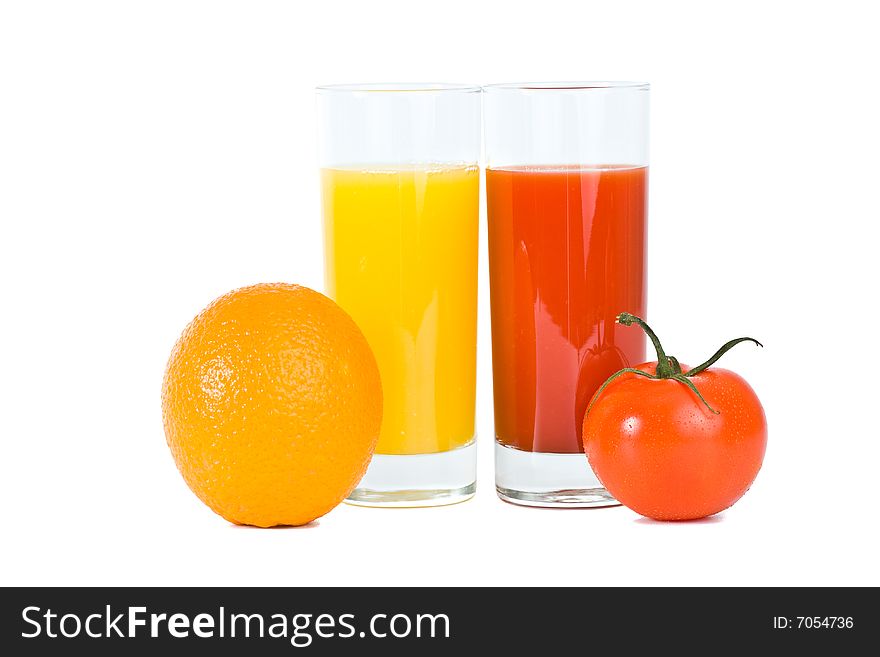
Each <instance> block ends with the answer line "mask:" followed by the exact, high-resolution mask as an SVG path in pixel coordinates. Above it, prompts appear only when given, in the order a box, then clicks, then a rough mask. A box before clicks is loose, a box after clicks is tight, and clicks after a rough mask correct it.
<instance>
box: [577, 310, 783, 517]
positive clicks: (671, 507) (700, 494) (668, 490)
mask: <svg viewBox="0 0 880 657" xmlns="http://www.w3.org/2000/svg"><path fill="white" fill-rule="evenodd" d="M619 321H620V322H621V323H622V324H626V325H631V324H633V323H635V324H637V325H639V326H640V327H641V328H642V329H643V330H645V332H646V333H647V334H648V337H650V338H651V340H652V342H654V346H655V348H656V349H657V354H658V359H657V361H655V362H651V363H645V364H643V365H639V366H638V367H635V368H625V369H623V370H621V371H620V372H618V373H617V374H615V375H613V376H612V377H611V378H609V379H608V381H606V383H605V384H604V385H603V386H602V388H600V389H599V390H598V391H597V392H596V394H595V395H594V396H593V399H592V401H591V402H590V407H589V409H588V410H587V413H586V415H585V417H584V423H583V442H584V451H585V452H586V454H587V458H588V459H589V461H590V465H591V466H592V468H593V471H594V472H595V473H596V476H597V477H598V478H599V480H600V481H601V482H602V484H603V485H604V486H605V488H607V489H608V491H609V492H610V493H611V494H612V495H613V496H614V497H615V498H617V500H618V501H620V502H621V503H622V504H624V505H626V506H628V507H629V508H630V509H632V510H633V511H636V512H637V513H640V514H642V515H644V516H647V517H649V518H654V519H656V520H693V519H696V518H704V517H706V516H710V515H712V514H715V513H718V512H719V511H723V510H724V509H726V508H728V507H730V506H731V505H732V504H734V503H735V502H736V501H737V500H739V499H740V497H742V496H743V494H745V492H746V491H747V490H748V489H749V487H750V486H751V485H752V482H753V481H754V480H755V477H756V476H757V474H758V471H759V470H760V469H761V464H762V462H763V460H764V451H765V449H766V447H767V420H766V417H765V415H764V409H763V407H762V406H761V402H760V400H759V399H758V397H757V395H756V394H755V392H754V390H752V388H751V386H749V384H748V383H747V382H746V380H745V379H743V378H742V377H741V376H739V375H738V374H736V373H734V372H731V371H730V370H725V369H719V368H713V367H711V365H712V364H713V363H714V362H715V361H717V360H718V358H720V357H721V355H723V354H724V353H725V352H726V351H727V350H728V349H730V348H731V347H732V346H734V345H735V344H738V343H739V342H743V341H747V340H749V341H752V342H755V343H756V344H758V345H760V343H759V342H757V340H754V339H752V338H740V339H738V340H732V341H731V342H729V343H727V344H726V345H724V347H722V348H721V349H719V350H718V352H717V353H716V354H715V355H714V356H713V357H712V358H711V359H709V360H708V361H707V362H706V363H703V364H702V365H700V366H698V367H695V368H693V369H691V368H688V367H687V366H684V365H679V363H678V361H677V360H676V359H674V358H669V357H667V356H666V354H665V352H664V351H663V348H662V346H661V345H660V342H659V340H658V339H657V338H656V336H655V335H654V333H653V331H651V329H650V328H649V327H648V325H647V324H645V323H644V321H643V320H641V319H639V318H638V317H635V316H633V315H629V314H628V313H624V314H622V315H621V316H620V318H619ZM661 363H663V365H661Z"/></svg>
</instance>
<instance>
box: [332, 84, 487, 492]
mask: <svg viewBox="0 0 880 657" xmlns="http://www.w3.org/2000/svg"><path fill="white" fill-rule="evenodd" d="M479 92H480V90H479V88H477V87H463V86H453V85H346V86H334V87H322V88H320V89H319V99H320V103H321V113H322V118H323V126H322V170H321V183H322V199H323V210H324V236H325V282H326V288H327V294H328V295H329V296H330V297H331V298H333V299H335V300H336V302H337V303H339V305H340V306H341V307H342V308H343V309H345V310H346V311H347V312H348V313H349V314H350V315H351V316H352V317H353V318H354V320H355V322H357V324H358V326H360V328H361V330H362V331H363V332H364V335H365V336H366V338H367V341H368V342H369V343H370V346H371V347H372V349H373V352H374V353H375V355H376V360H377V362H378V364H379V371H380V374H381V378H382V388H383V396H384V411H383V420H382V430H381V433H380V437H379V443H378V446H377V449H376V454H375V456H374V457H373V461H372V462H371V464H370V467H369V469H368V471H367V474H366V475H365V477H364V479H363V480H362V481H361V483H360V484H359V485H358V487H357V488H356V489H355V490H354V491H353V492H352V494H351V495H350V496H349V501H350V502H352V503H355V504H362V505H368V506H428V505H438V504H451V503H455V502H458V501H462V500H464V499H467V498H469V497H470V496H472V495H473V493H474V490H475V478H476V471H475V466H476V451H475V444H474V398H475V385H476V315H477V235H478V227H479V224H478V222H479V175H480V174H479V168H478V166H477V160H478V156H479V144H480V142H479V117H480V115H479V112H480V95H479Z"/></svg>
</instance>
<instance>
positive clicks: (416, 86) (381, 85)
mask: <svg viewBox="0 0 880 657" xmlns="http://www.w3.org/2000/svg"><path fill="white" fill-rule="evenodd" d="M482 90H483V88H482V87H481V86H480V85H478V84H454V83H447V82H367V83H354V84H322V85H319V86H317V87H315V91H316V92H318V93H319V94H332V93H367V94H374V93H480V92H481V91H482Z"/></svg>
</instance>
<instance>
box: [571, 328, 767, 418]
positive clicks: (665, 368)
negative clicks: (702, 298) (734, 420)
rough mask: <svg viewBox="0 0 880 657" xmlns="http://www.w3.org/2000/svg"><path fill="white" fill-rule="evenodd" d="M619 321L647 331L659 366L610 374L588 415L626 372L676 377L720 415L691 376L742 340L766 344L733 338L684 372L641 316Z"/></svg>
mask: <svg viewBox="0 0 880 657" xmlns="http://www.w3.org/2000/svg"><path fill="white" fill-rule="evenodd" d="M617 321H618V323H620V324H623V325H624V326H632V325H633V324H636V325H637V326H638V327H639V328H641V329H642V330H643V331H644V332H645V335H647V336H648V337H649V338H650V339H651V342H652V343H653V344H654V350H655V351H656V352H657V367H656V370H655V374H653V375H651V374H648V373H647V372H642V371H641V370H637V369H635V368H632V367H625V368H623V369H622V370H619V371H617V372H615V373H614V374H612V375H611V376H609V377H608V378H607V379H606V380H605V383H603V384H602V386H601V387H600V388H599V390H597V391H596V394H595V395H593V398H592V400H590V405H589V406H588V407H587V413H586V414H587V415H589V414H590V410H591V409H592V408H593V404H595V403H596V401H597V400H598V399H599V397H600V396H601V395H602V393H603V392H605V388H607V387H608V385H609V384H610V383H611V382H612V381H614V380H615V379H616V378H617V377H619V376H620V375H621V374H626V373H630V374H638V375H639V376H644V377H647V378H649V379H655V380H659V379H674V380H676V381H678V382H679V383H683V384H684V385H686V386H687V387H688V388H690V389H691V391H692V392H693V393H694V394H695V395H696V396H697V397H698V398H699V400H700V401H701V402H703V404H705V405H706V408H708V409H709V410H710V411H712V412H713V413H714V414H715V415H719V414H720V411H716V410H715V409H714V408H712V406H710V405H709V402H708V401H706V398H705V397H703V394H702V393H701V392H700V390H699V388H697V386H696V385H694V382H693V381H691V380H690V377H693V376H694V375H696V374H699V373H700V372H704V371H706V370H707V369H709V367H711V366H712V365H714V364H715V362H717V361H718V359H719V358H721V357H722V356H723V355H724V354H726V353H727V352H728V351H730V350H731V349H732V348H733V347H735V346H736V345H738V344H739V343H740V342H754V343H755V344H756V345H758V346H759V347H763V346H764V345H762V344H761V343H760V342H758V341H757V340H755V339H754V338H737V339H736V340H731V341H730V342H728V343H726V344H724V345H723V346H722V347H721V348H720V349H719V350H718V351H716V352H715V354H714V355H713V356H712V357H711V358H710V359H709V360H707V361H706V362H705V363H702V364H700V365H697V366H696V367H694V368H693V369H690V370H688V371H687V372H685V373H682V371H681V364H680V363H679V362H678V359H677V358H676V357H675V356H667V355H666V352H665V351H664V350H663V345H661V344H660V340H659V338H658V337H657V334H656V333H654V331H652V330H651V327H650V326H648V324H647V323H646V322H645V320H643V319H642V318H641V317H636V316H635V315H633V314H632V313H620V315H618V316H617Z"/></svg>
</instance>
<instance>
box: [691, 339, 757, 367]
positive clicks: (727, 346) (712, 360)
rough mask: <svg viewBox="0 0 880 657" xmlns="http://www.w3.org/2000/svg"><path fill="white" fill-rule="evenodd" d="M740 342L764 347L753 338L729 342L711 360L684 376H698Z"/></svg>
mask: <svg viewBox="0 0 880 657" xmlns="http://www.w3.org/2000/svg"><path fill="white" fill-rule="evenodd" d="M740 342H754V343H755V344H756V345H758V346H759V347H763V346H764V345H762V344H761V343H760V342H758V341H757V340H755V338H737V339H736V340H731V341H730V342H728V343H726V344H724V345H723V346H722V347H721V348H720V349H719V350H718V351H716V352H715V354H714V355H713V356H712V358H710V359H709V360H707V361H706V362H705V363H702V364H700V365H697V366H696V367H694V368H692V369H690V370H688V371H687V372H685V376H693V375H694V374H699V373H700V372H702V371H703V370H706V369H708V368H709V367H711V366H712V365H714V364H715V362H716V361H717V360H718V359H719V358H721V357H722V356H723V355H724V354H726V353H727V352H728V351H730V350H731V349H732V348H733V347H735V346H736V345H738V344H739V343H740Z"/></svg>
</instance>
